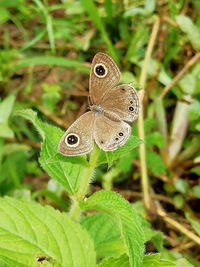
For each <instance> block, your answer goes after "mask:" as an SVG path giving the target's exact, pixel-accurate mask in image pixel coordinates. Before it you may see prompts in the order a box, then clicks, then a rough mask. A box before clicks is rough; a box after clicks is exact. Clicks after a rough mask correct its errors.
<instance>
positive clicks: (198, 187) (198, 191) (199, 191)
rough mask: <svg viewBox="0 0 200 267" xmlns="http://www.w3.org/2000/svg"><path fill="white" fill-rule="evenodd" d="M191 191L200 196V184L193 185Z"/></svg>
mask: <svg viewBox="0 0 200 267" xmlns="http://www.w3.org/2000/svg"><path fill="white" fill-rule="evenodd" d="M191 193H192V195H193V196H195V197H198V198H200V185H195V186H193V187H192V190H191Z"/></svg>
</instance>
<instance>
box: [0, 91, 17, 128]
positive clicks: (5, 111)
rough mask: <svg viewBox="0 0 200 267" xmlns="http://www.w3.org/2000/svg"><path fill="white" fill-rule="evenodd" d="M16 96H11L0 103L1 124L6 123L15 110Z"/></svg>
mask: <svg viewBox="0 0 200 267" xmlns="http://www.w3.org/2000/svg"><path fill="white" fill-rule="evenodd" d="M14 102H15V96H14V95H12V94H11V95H9V96H7V97H6V98H5V99H4V100H3V101H1V103H0V123H6V122H7V121H8V118H9V117H10V114H11V112H12V109H13V105H14Z"/></svg>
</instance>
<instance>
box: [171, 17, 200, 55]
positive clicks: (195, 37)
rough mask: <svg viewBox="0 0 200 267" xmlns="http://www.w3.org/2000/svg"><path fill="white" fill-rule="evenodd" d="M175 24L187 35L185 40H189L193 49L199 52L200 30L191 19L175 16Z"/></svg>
mask: <svg viewBox="0 0 200 267" xmlns="http://www.w3.org/2000/svg"><path fill="white" fill-rule="evenodd" d="M176 22H177V23H178V25H179V27H180V28H181V30H182V31H183V32H184V33H186V34H187V38H188V39H189V40H190V42H191V44H192V46H193V47H194V49H196V50H200V30H199V28H198V27H197V26H196V25H195V24H194V22H193V21H192V19H191V18H190V17H188V16H186V15H178V16H176Z"/></svg>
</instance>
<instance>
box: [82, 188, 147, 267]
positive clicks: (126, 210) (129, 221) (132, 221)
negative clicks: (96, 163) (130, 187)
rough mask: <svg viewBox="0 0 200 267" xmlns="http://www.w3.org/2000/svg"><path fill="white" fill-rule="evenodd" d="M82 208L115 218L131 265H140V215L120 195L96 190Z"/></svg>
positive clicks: (141, 239)
mask: <svg viewBox="0 0 200 267" xmlns="http://www.w3.org/2000/svg"><path fill="white" fill-rule="evenodd" d="M81 207H82V208H83V209H84V210H88V209H95V210H98V211H101V212H105V213H107V214H108V215H110V216H112V218H113V219H115V220H116V223H117V224H118V226H119V227H120V231H121V235H122V238H123V240H124V242H125V245H126V248H127V253H128V255H129V262H130V266H131V267H133V266H134V267H140V266H142V265H141V264H142V260H143V256H144V242H145V241H144V240H145V237H144V232H143V228H142V223H141V217H140V216H139V214H138V213H137V212H136V211H135V210H133V208H132V207H131V205H130V204H129V203H128V202H127V201H126V200H125V199H124V198H122V196H121V195H119V194H117V193H114V192H110V191H104V190H101V191H98V192H96V193H95V194H93V195H92V196H91V197H89V198H88V199H87V201H86V202H82V203H81Z"/></svg>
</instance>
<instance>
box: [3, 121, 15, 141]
mask: <svg viewBox="0 0 200 267" xmlns="http://www.w3.org/2000/svg"><path fill="white" fill-rule="evenodd" d="M0 137H3V138H13V137H14V133H13V131H12V130H11V129H10V127H9V126H8V124H7V122H0Z"/></svg>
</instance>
